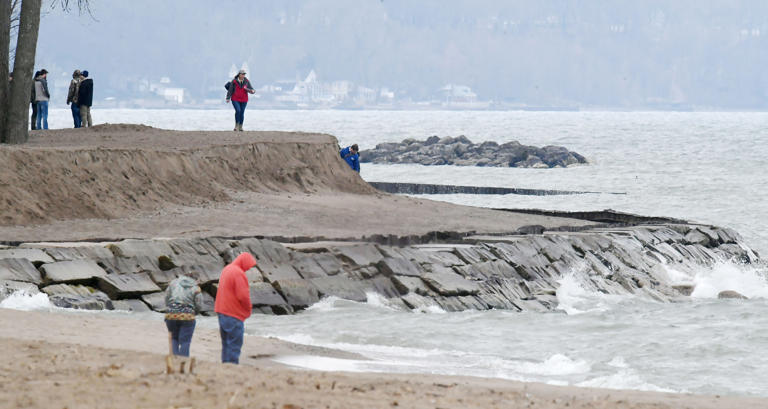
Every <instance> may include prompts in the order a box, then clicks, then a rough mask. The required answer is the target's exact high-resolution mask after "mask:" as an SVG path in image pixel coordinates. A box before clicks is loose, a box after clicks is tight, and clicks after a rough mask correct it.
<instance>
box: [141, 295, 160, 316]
mask: <svg viewBox="0 0 768 409" xmlns="http://www.w3.org/2000/svg"><path fill="white" fill-rule="evenodd" d="M141 300H142V301H144V303H146V304H147V305H149V308H151V309H152V311H157V312H165V311H166V305H165V291H161V292H157V293H151V294H144V295H142V296H141Z"/></svg>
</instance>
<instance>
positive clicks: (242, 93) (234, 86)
mask: <svg viewBox="0 0 768 409" xmlns="http://www.w3.org/2000/svg"><path fill="white" fill-rule="evenodd" d="M254 93H256V90H254V89H253V87H252V86H251V82H250V81H248V78H245V70H240V72H238V73H237V75H236V76H235V78H234V79H233V80H232V82H230V83H229V87H227V102H229V100H230V99H231V100H232V106H233V107H235V131H242V130H243V120H244V119H245V106H246V105H248V94H254Z"/></svg>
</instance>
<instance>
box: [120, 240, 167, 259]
mask: <svg viewBox="0 0 768 409" xmlns="http://www.w3.org/2000/svg"><path fill="white" fill-rule="evenodd" d="M108 248H109V249H110V250H111V251H112V253H113V254H114V255H115V256H117V257H126V258H127V257H138V256H146V257H149V258H151V259H153V260H155V261H157V259H158V257H160V256H166V257H171V258H173V254H174V253H173V249H172V248H171V246H170V245H169V244H168V242H167V241H166V240H132V239H129V240H123V241H121V242H117V243H113V244H110V245H109V246H108Z"/></svg>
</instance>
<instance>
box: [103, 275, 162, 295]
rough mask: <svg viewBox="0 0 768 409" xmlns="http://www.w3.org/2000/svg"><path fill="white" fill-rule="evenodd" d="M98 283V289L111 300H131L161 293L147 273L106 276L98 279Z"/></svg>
mask: <svg viewBox="0 0 768 409" xmlns="http://www.w3.org/2000/svg"><path fill="white" fill-rule="evenodd" d="M98 281H99V288H100V289H101V290H102V291H104V292H105V293H107V294H108V295H109V298H112V299H123V298H133V297H135V296H139V295H143V294H148V293H154V292H157V291H161V290H160V287H158V286H157V284H155V283H154V282H153V281H152V279H151V278H150V277H149V274H147V273H138V274H107V275H105V276H103V277H98Z"/></svg>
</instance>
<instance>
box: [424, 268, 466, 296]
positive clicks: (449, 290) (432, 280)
mask: <svg viewBox="0 0 768 409" xmlns="http://www.w3.org/2000/svg"><path fill="white" fill-rule="evenodd" d="M421 278H422V280H424V282H425V283H427V285H428V286H429V288H431V289H433V290H435V291H436V292H437V293H438V294H440V295H444V296H455V295H476V294H477V293H478V292H479V291H480V287H479V286H478V285H477V283H476V282H473V281H469V280H467V279H465V278H463V277H462V276H460V275H458V274H456V273H426V274H424V275H423V276H422V277H421Z"/></svg>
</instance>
